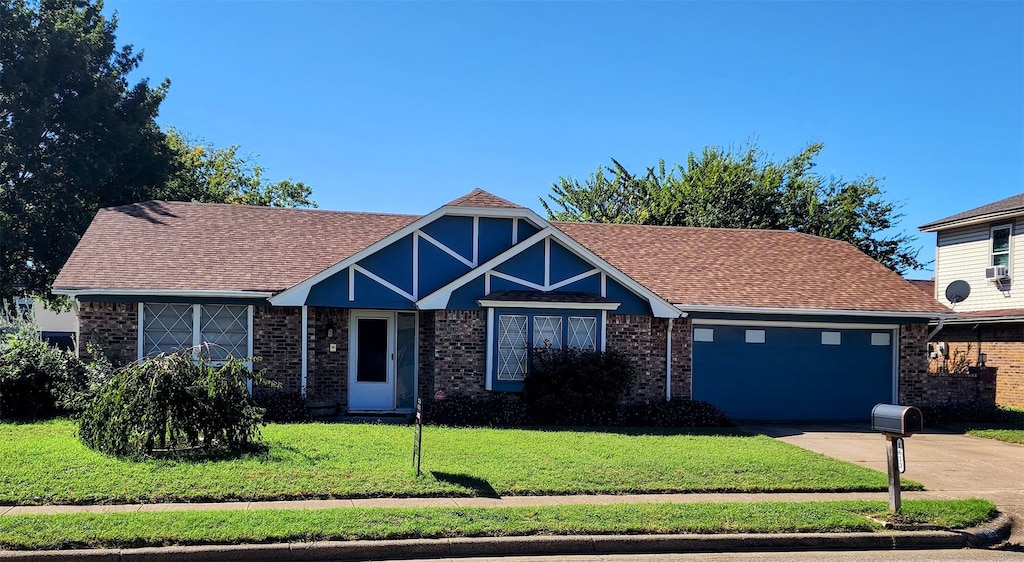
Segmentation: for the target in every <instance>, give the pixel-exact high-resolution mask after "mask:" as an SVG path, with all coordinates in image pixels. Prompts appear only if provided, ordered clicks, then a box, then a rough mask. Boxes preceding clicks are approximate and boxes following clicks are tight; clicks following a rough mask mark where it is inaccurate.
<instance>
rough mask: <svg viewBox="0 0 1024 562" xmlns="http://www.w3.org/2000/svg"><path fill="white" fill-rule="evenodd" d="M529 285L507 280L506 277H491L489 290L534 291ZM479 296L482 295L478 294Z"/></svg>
mask: <svg viewBox="0 0 1024 562" xmlns="http://www.w3.org/2000/svg"><path fill="white" fill-rule="evenodd" d="M535 290H536V289H533V288H531V287H527V286H526V285H520V284H519V283H516V282H515V281H509V280H508V279H501V278H499V277H491V292H492V293H493V292H494V291H535ZM480 296H481V297H482V296H484V295H480Z"/></svg>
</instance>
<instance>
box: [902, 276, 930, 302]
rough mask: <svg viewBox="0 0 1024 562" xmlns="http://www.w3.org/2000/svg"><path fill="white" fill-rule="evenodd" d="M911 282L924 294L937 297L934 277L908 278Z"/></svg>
mask: <svg viewBox="0 0 1024 562" xmlns="http://www.w3.org/2000/svg"><path fill="white" fill-rule="evenodd" d="M907 281H910V284H911V285H913V286H915V287H917V288H918V289H920V290H921V292H923V293H924V294H926V295H928V296H929V297H932V298H935V280H934V279H907Z"/></svg>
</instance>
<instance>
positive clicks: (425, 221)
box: [269, 205, 550, 306]
mask: <svg viewBox="0 0 1024 562" xmlns="http://www.w3.org/2000/svg"><path fill="white" fill-rule="evenodd" d="M446 216H448V217H471V218H472V219H473V236H472V237H473V240H472V243H473V251H472V256H466V255H463V254H462V253H460V252H458V251H456V250H455V249H453V248H451V247H450V246H449V245H447V244H444V243H442V242H440V241H438V240H437V239H436V238H435V237H434V236H431V235H430V234H428V233H427V232H425V229H426V228H427V227H428V226H429V225H431V224H432V223H434V222H435V221H437V220H438V219H441V218H443V217H446ZM488 218H502V219H512V221H513V228H512V235H511V243H512V244H513V246H514V245H516V244H518V242H519V239H518V237H519V230H520V229H519V224H520V222H521V221H526V222H528V223H531V224H532V226H533V228H539V229H540V230H544V229H545V228H548V227H549V226H550V225H549V224H548V222H547V221H546V220H544V219H543V218H541V217H540V215H538V214H537V213H535V212H533V211H531V210H530V209H527V208H524V207H514V208H511V207H500V208H492V207H472V206H467V207H463V206H453V205H445V206H442V207H441V208H439V209H437V210H435V211H433V212H432V213H430V214H427V215H424V216H422V217H420V218H419V219H417V220H415V221H413V222H412V223H411V224H409V225H407V226H405V227H403V228H401V229H399V230H397V231H395V232H392V233H391V234H389V235H387V236H385V237H384V238H382V239H380V240H379V241H377V242H375V243H373V244H371V245H369V246H367V247H366V248H364V249H363V250H361V251H359V252H356V253H355V254H353V255H351V256H349V257H348V258H345V259H344V260H342V261H340V262H338V263H336V264H334V265H332V266H330V267H328V268H326V269H324V270H323V271H321V272H319V273H317V274H315V275H313V276H311V277H309V278H307V279H305V280H303V281H302V282H300V283H297V284H295V285H293V286H291V287H289V288H287V289H285V290H284V291H281V292H280V293H278V294H277V295H274V296H273V297H271V298H270V299H269V300H270V303H271V304H272V305H274V306H302V305H305V304H306V300H307V298H308V297H309V292H310V290H311V289H312V288H313V286H315V285H316V284H318V283H320V282H322V281H325V280H327V279H329V278H330V277H332V276H334V275H336V274H338V273H341V272H343V271H345V270H346V269H348V270H349V271H348V274H349V277H350V279H352V278H353V276H354V275H355V273H356V272H358V273H360V274H362V275H365V276H366V277H367V278H369V279H371V280H373V281H374V282H376V283H378V284H380V285H381V286H383V287H385V288H387V289H389V290H391V291H392V292H394V293H396V294H398V295H400V296H402V297H404V298H406V299H408V300H409V301H410V302H415V301H417V300H418V299H419V297H420V295H419V287H418V279H419V271H418V270H419V267H418V266H419V264H418V263H417V262H418V251H417V246H418V244H419V243H420V241H425V242H427V243H429V244H431V245H432V246H434V247H436V248H438V249H439V250H441V251H443V252H444V253H446V254H448V255H449V256H451V257H452V258H453V259H455V260H457V261H459V262H461V263H462V264H463V265H465V266H466V267H469V268H475V267H477V266H478V265H479V255H480V249H479V242H480V230H479V221H480V219H488ZM409 236H411V237H412V241H413V254H412V257H411V259H412V268H413V278H412V279H413V286H412V291H411V292H410V291H405V290H403V289H401V288H400V287H397V286H396V285H394V284H393V283H390V282H388V281H386V280H385V279H383V278H382V277H381V276H379V275H376V274H374V273H373V272H371V271H369V270H368V269H366V268H365V267H362V266H360V265H359V262H360V261H362V260H364V259H366V258H368V257H369V256H372V255H373V254H375V253H377V252H379V251H380V250H382V249H384V248H387V247H388V246H390V245H392V244H394V243H396V242H399V241H401V240H403V239H404V238H406V237H409ZM349 291H350V296H349V300H354V295H352V294H351V291H354V285H353V284H352V283H350V284H349Z"/></svg>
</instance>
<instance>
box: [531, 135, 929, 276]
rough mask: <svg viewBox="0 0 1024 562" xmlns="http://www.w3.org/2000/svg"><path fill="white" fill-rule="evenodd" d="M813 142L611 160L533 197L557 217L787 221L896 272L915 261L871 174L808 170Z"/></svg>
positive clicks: (741, 224) (721, 224)
mask: <svg viewBox="0 0 1024 562" xmlns="http://www.w3.org/2000/svg"><path fill="white" fill-rule="evenodd" d="M822 148H824V145H822V144H820V143H816V144H811V145H808V146H807V147H806V148H804V149H803V150H802V151H800V152H799V153H797V154H795V155H793V156H790V157H788V158H785V159H783V160H782V161H779V162H776V161H773V160H771V159H770V158H769V157H768V156H767V155H766V154H765V153H763V152H762V151H760V150H759V149H758V148H757V146H755V145H748V146H745V147H740V148H721V147H705V148H704V149H703V150H702V151H701V152H700V153H699V154H698V153H694V152H690V153H689V154H688V155H687V157H686V161H685V163H684V164H676V165H674V166H672V167H667V166H666V164H665V161H664V160H661V161H659V162H658V163H657V164H656V165H655V166H652V167H649V168H647V169H646V170H645V172H643V173H640V174H636V173H633V172H630V171H629V170H627V169H626V168H625V167H624V166H623V165H622V164H620V163H619V162H618V161H617V160H615V159H612V163H611V165H609V166H602V167H599V168H598V169H597V170H596V171H595V172H594V173H592V174H590V175H589V176H588V178H587V179H586V180H584V181H582V182H581V181H579V180H576V179H574V178H572V177H562V178H559V179H558V182H556V183H555V184H553V185H552V192H553V193H552V194H551V195H548V196H547V199H546V200H545V199H544V198H543V197H542V198H541V205H542V206H543V207H544V209H545V210H546V211H547V214H548V217H549V218H551V219H553V220H563V221H587V222H612V223H630V224H648V225H667V226H694V227H707V228H755V229H775V230H794V231H798V232H804V233H807V234H814V235H816V236H823V237H826V238H833V239H836V240H842V241H845V242H849V243H851V244H853V245H854V246H856V247H857V248H858V249H860V250H861V251H863V252H864V253H866V254H868V255H869V256H871V257H873V258H874V259H876V260H878V261H879V262H880V263H882V264H883V265H885V266H886V267H888V268H890V269H892V270H893V271H896V272H897V273H903V272H906V271H908V270H911V269H915V268H918V267H921V266H922V265H923V264H922V263H921V262H920V261H918V259H917V254H918V249H917V248H915V247H913V243H914V240H915V239H914V238H913V237H912V236H910V235H908V234H903V233H899V232H896V228H897V227H898V224H899V219H900V218H901V217H902V216H903V215H902V214H901V213H900V212H899V206H898V205H897V204H895V203H893V202H891V201H887V200H886V199H884V192H883V191H882V190H881V187H880V185H879V181H878V180H877V179H876V178H875V177H874V176H864V177H859V178H857V179H854V180H845V179H843V178H842V177H826V176H823V175H820V174H817V173H815V172H814V171H813V168H814V165H815V163H814V158H815V157H816V156H817V155H818V153H820V152H821V150H822Z"/></svg>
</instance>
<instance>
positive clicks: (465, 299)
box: [447, 275, 484, 310]
mask: <svg viewBox="0 0 1024 562" xmlns="http://www.w3.org/2000/svg"><path fill="white" fill-rule="evenodd" d="M482 296H484V278H483V276H482V275H481V276H480V277H477V278H476V279H474V280H472V281H470V282H469V283H466V284H465V285H463V286H462V287H460V288H458V289H457V290H456V291H455V292H453V293H452V296H451V298H449V299H448V307H447V310H478V309H479V308H480V305H478V304H477V303H476V301H477V299H479V298H480V297H482Z"/></svg>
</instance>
